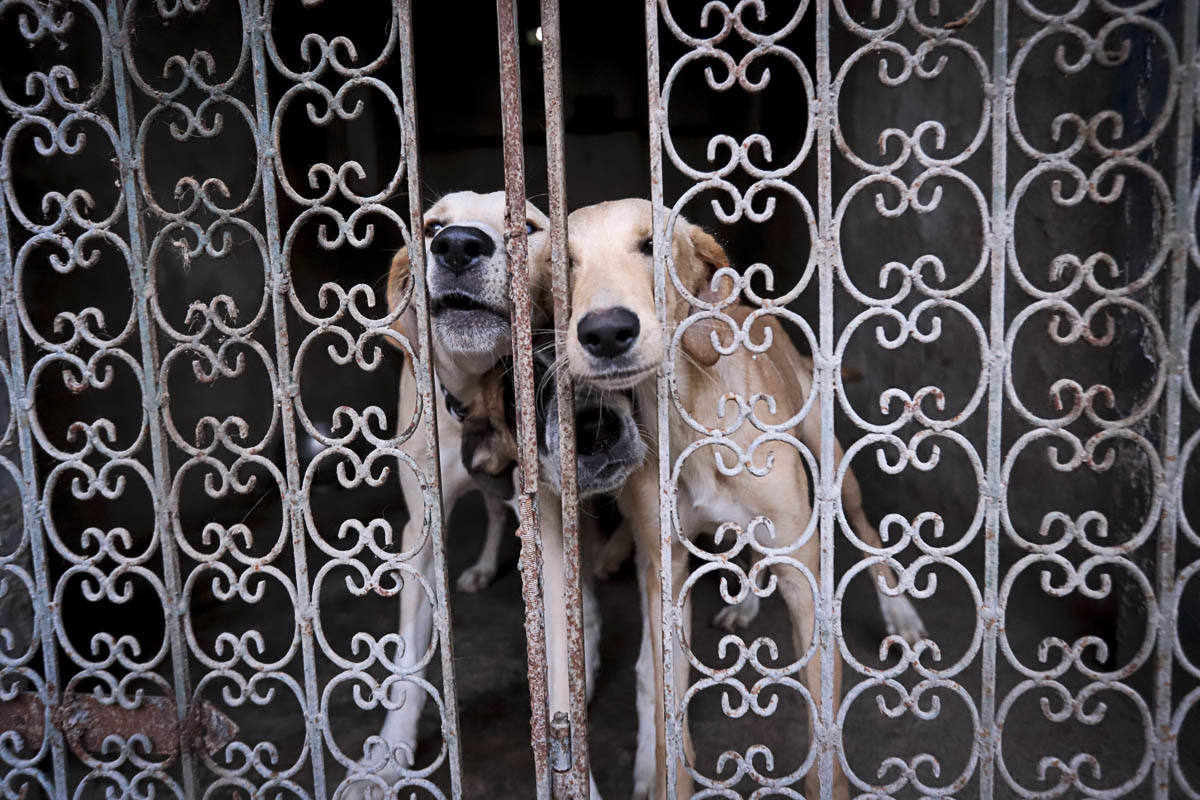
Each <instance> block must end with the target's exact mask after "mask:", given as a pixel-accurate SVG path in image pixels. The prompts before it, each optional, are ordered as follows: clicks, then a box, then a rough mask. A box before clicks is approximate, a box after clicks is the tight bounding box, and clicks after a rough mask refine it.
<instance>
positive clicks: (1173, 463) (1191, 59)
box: [1154, 0, 1200, 800]
mask: <svg viewBox="0 0 1200 800" xmlns="http://www.w3.org/2000/svg"><path fill="white" fill-rule="evenodd" d="M1198 6H1200V0H1186V2H1185V3H1184V9H1183V47H1182V53H1183V55H1182V58H1181V59H1180V61H1179V65H1178V67H1177V69H1178V73H1179V74H1178V78H1177V79H1178V80H1179V84H1180V91H1179V109H1178V116H1179V134H1178V136H1177V137H1176V139H1175V148H1176V149H1175V209H1174V210H1175V219H1174V220H1173V221H1172V224H1173V226H1174V231H1173V235H1172V239H1173V242H1172V252H1171V272H1170V274H1169V275H1168V277H1167V285H1166V300H1167V331H1168V336H1169V337H1170V344H1169V347H1168V350H1167V354H1166V356H1167V364H1166V367H1167V386H1166V396H1167V406H1166V416H1165V418H1164V420H1163V425H1164V435H1163V464H1164V466H1165V472H1166V476H1165V477H1166V492H1167V496H1166V502H1165V505H1164V509H1163V517H1162V527H1161V528H1160V529H1159V533H1158V548H1157V552H1158V611H1157V613H1158V650H1157V652H1156V654H1155V665H1154V672H1155V697H1154V723H1155V741H1154V750H1155V752H1154V797H1155V798H1156V800H1166V798H1167V797H1169V796H1170V793H1171V761H1172V758H1173V757H1174V753H1175V746H1174V742H1173V737H1172V734H1171V727H1172V726H1171V716H1172V715H1171V670H1172V666H1173V664H1172V654H1173V652H1174V647H1175V625H1176V619H1175V608H1176V601H1175V593H1176V592H1177V591H1178V590H1179V587H1178V586H1177V584H1176V579H1175V578H1176V574H1175V537H1176V534H1177V532H1178V525H1179V516H1180V514H1182V513H1183V495H1182V494H1181V492H1182V490H1183V481H1182V480H1180V471H1181V470H1182V469H1183V468H1184V466H1185V465H1184V464H1183V463H1181V462H1180V459H1179V444H1180V418H1181V416H1182V411H1183V371H1184V368H1185V366H1186V365H1187V358H1188V345H1189V341H1188V340H1189V338H1190V337H1189V335H1188V329H1187V323H1186V320H1185V314H1186V310H1187V309H1186V307H1185V306H1186V302H1187V277H1188V276H1187V273H1188V259H1189V255H1188V249H1189V248H1188V243H1189V240H1190V237H1191V233H1192V231H1193V230H1194V228H1193V225H1194V220H1193V219H1191V192H1192V141H1193V135H1194V131H1195V97H1196V80H1197V77H1198V76H1197V75H1196V73H1195V67H1196V64H1195V62H1196V36H1197V24H1198V22H1200V10H1198Z"/></svg>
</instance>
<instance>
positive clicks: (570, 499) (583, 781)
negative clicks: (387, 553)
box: [541, 0, 590, 798]
mask: <svg viewBox="0 0 1200 800" xmlns="http://www.w3.org/2000/svg"><path fill="white" fill-rule="evenodd" d="M541 10H542V14H541V21H542V78H543V89H544V91H543V94H544V96H545V105H546V176H547V181H548V183H549V186H548V189H549V194H550V197H549V204H550V265H551V269H552V273H551V290H552V292H553V295H554V349H555V356H556V359H557V362H556V363H563V364H565V363H566V361H567V352H566V346H567V335H568V328H569V326H570V320H571V283H570V277H569V276H568V274H567V267H568V260H569V259H568V254H567V185H566V183H567V175H566V156H565V148H564V145H563V93H562V39H561V35H560V34H561V31H560V26H559V9H558V0H542V9H541ZM554 379H555V385H556V388H557V393H558V422H559V425H558V431H559V441H560V451H559V454H560V455H559V460H560V467H561V470H562V480H561V486H562V537H563V592H564V596H563V598H562V602H563V603H564V604H565V606H566V613H565V615H564V616H565V619H566V623H567V667H568V672H567V677H568V681H569V686H570V694H571V709H570V719H569V728H568V729H567V743H568V750H567V753H568V755H569V757H570V776H571V777H570V781H569V783H570V785H569V786H568V787H567V792H568V796H569V797H572V798H575V797H579V798H586V797H587V796H588V793H589V781H590V778H589V776H590V766H589V763H588V761H589V757H588V716H587V696H588V695H587V654H586V647H585V642H584V622H583V588H582V583H581V580H582V579H581V575H582V573H581V566H580V544H579V491H578V485H577V482H576V475H575V472H576V461H575V387H574V382H573V381H572V380H571V372H570V370H567V369H556V370H555V371H554ZM555 716H556V717H557V716H558V715H557V714H556V715H555Z"/></svg>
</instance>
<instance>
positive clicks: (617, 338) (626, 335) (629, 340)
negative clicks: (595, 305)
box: [577, 306, 641, 358]
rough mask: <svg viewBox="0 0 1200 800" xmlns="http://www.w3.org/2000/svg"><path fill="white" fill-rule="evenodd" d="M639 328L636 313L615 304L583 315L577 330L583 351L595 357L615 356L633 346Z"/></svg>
mask: <svg viewBox="0 0 1200 800" xmlns="http://www.w3.org/2000/svg"><path fill="white" fill-rule="evenodd" d="M640 330H641V325H640V324H639V323H638V318H637V314H635V313H633V312H632V311H630V310H629V309H628V308H625V307H623V306H616V307H615V308H605V309H602V310H600V311H592V312H590V313H589V314H587V315H586V316H584V318H583V319H581V320H579V326H578V329H577V333H578V336H579V343H580V344H581V345H583V349H584V350H586V351H588V352H589V353H591V354H592V355H594V356H596V357H597V358H616V357H617V356H619V355H621V354H622V353H625V352H628V350H629V348H631V347H633V343H634V342H636V341H637V337H638V332H639V331H640Z"/></svg>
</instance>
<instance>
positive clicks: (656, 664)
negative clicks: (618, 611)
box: [621, 461, 694, 800]
mask: <svg viewBox="0 0 1200 800" xmlns="http://www.w3.org/2000/svg"><path fill="white" fill-rule="evenodd" d="M657 476H658V468H657V465H656V464H655V463H653V462H652V461H648V463H647V464H646V465H644V466H643V467H642V469H640V470H639V471H638V472H637V473H636V474H635V475H634V476H633V477H631V478H630V480H629V482H628V483H627V484H626V491H625V493H624V495H623V497H622V508H621V512H622V513H625V514H627V515H628V516H629V517H630V519H631V520H632V521H633V531H634V536H635V540H636V542H637V551H638V576H639V581H638V583H639V588H640V589H641V593H642V610H643V628H642V631H643V634H642V647H641V652H640V653H639V656H638V661H637V671H638V674H637V710H638V743H637V753H636V755H635V756H634V775H633V796H634V798H635V799H636V800H649V799H650V798H654V797H659V798H662V797H666V795H667V760H668V758H673V757H674V756H673V754H671V753H669V752H668V749H669V748H668V745H667V731H666V714H665V711H664V709H665V704H664V699H665V698H664V692H663V687H664V685H665V672H664V667H663V648H662V642H663V627H662V619H663V616H662V574H663V573H662V543H661V541H660V540H659V538H658V534H659V531H660V530H661V527H660V524H659V505H658V477H657ZM686 570H687V551H686V550H685V549H684V548H682V547H677V546H675V545H674V543H672V550H671V571H672V579H673V583H672V590H673V593H674V594H675V596H676V598H678V592H679V587H680V586H681V584H682V582H683V579H684V577H685V576H686ZM680 611H681V613H682V616H683V619H682V620H681V621H682V623H683V630H682V634H683V637H684V638H685V639H687V638H690V635H691V596H690V593H689V595H688V597H687V598H686V599H685V602H684V604H683V608H682V609H680ZM672 660H673V661H674V663H673V664H672V670H673V676H674V681H673V687H674V703H675V709H673V711H672V716H674V712H675V710H677V709H678V704H679V699H680V698H681V697H682V696H683V694H684V693H685V692H686V691H687V684H688V674H689V669H688V662H687V658H686V657H685V656H684V652H683V648H682V647H681V643H680V642H678V641H677V642H676V645H675V648H674V658H673V659H672ZM647 673H649V674H647ZM647 715H652V718H651V719H650V720H647ZM652 731H653V737H651V732H652ZM681 734H682V739H683V742H682V744H683V756H684V760H685V762H686V763H680V764H679V765H678V769H677V770H676V781H675V791H676V796H677V797H681V798H682V797H691V795H692V777H691V774H690V773H689V772H688V771H687V764H690V763H692V762H693V761H694V754H693V750H692V740H691V736H690V733H689V731H688V729H687V726H686V725H685V726H684V727H683V730H682V731H681Z"/></svg>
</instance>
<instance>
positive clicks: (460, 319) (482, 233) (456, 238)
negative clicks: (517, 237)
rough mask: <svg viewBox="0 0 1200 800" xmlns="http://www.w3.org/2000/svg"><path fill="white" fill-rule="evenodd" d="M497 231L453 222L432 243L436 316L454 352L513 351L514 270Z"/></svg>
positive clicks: (442, 337) (441, 337)
mask: <svg viewBox="0 0 1200 800" xmlns="http://www.w3.org/2000/svg"><path fill="white" fill-rule="evenodd" d="M497 236H498V234H493V232H492V231H490V230H488V229H486V228H484V227H480V226H478V225H474V224H462V225H447V226H446V227H445V228H442V229H441V230H440V231H438V233H437V235H436V236H434V237H433V239H431V240H430V242H429V246H428V247H429V270H428V274H429V280H428V283H429V299H430V306H429V311H430V316H431V317H432V319H433V323H434V325H435V326H436V334H437V336H438V339H439V341H440V342H441V343H442V344H443V345H444V346H445V347H447V348H449V349H450V350H454V351H461V352H469V353H487V352H493V351H495V352H496V354H497V355H499V354H500V353H502V352H504V351H506V350H507V341H508V337H509V335H510V334H509V328H508V319H509V315H508V298H507V286H508V268H507V263H506V262H505V259H504V254H503V252H499V251H498V247H497V241H496V237H497Z"/></svg>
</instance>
